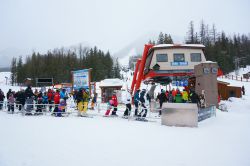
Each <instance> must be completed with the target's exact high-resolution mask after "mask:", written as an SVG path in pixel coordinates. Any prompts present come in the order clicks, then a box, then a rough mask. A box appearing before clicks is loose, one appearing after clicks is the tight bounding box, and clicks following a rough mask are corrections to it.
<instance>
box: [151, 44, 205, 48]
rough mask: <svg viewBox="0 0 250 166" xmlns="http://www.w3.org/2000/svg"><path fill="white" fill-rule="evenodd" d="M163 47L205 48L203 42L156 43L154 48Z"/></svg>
mask: <svg viewBox="0 0 250 166" xmlns="http://www.w3.org/2000/svg"><path fill="white" fill-rule="evenodd" d="M162 47H177V48H178V47H197V48H205V46H204V45H203V44H159V45H155V46H154V47H153V48H162Z"/></svg>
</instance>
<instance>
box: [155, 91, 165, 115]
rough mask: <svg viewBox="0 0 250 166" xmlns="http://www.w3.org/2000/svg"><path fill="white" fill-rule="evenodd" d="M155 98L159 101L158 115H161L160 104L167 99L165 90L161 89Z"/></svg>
mask: <svg viewBox="0 0 250 166" xmlns="http://www.w3.org/2000/svg"><path fill="white" fill-rule="evenodd" d="M157 99H158V100H159V103H160V110H159V115H161V108H162V104H163V102H166V101H167V96H166V94H165V91H164V90H163V89H162V90H161V93H160V94H159V95H158V96H157Z"/></svg>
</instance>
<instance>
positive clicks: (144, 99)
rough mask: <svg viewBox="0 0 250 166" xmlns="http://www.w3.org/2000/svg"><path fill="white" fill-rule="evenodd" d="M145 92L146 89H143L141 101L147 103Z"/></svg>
mask: <svg viewBox="0 0 250 166" xmlns="http://www.w3.org/2000/svg"><path fill="white" fill-rule="evenodd" d="M145 94H146V92H145V91H142V92H141V93H140V102H141V103H145V102H146V98H145Z"/></svg>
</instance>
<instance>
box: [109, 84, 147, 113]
mask: <svg viewBox="0 0 250 166" xmlns="http://www.w3.org/2000/svg"><path fill="white" fill-rule="evenodd" d="M122 100H123V101H122V103H124V104H125V105H126V109H125V111H124V114H123V117H125V118H126V117H128V116H130V114H131V110H132V96H131V91H130V90H129V89H128V90H127V91H125V94H123V98H122ZM149 101H150V97H149V95H148V93H146V89H142V90H140V89H138V90H137V91H136V92H135V94H134V105H135V113H134V115H133V116H134V117H142V118H145V117H146V116H147V111H148V110H147V107H148V105H149ZM139 105H141V111H139ZM117 106H118V100H117V96H116V93H115V92H114V93H113V95H112V98H111V100H109V102H108V108H107V111H106V113H105V116H109V114H110V112H111V116H117V114H116V112H117ZM112 108H113V110H112Z"/></svg>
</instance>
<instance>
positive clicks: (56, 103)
mask: <svg viewBox="0 0 250 166" xmlns="http://www.w3.org/2000/svg"><path fill="white" fill-rule="evenodd" d="M59 103H60V94H59V90H58V89H57V90H56V93H55V95H54V104H55V108H54V113H53V115H56V114H57V113H58V105H59Z"/></svg>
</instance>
